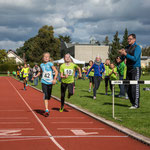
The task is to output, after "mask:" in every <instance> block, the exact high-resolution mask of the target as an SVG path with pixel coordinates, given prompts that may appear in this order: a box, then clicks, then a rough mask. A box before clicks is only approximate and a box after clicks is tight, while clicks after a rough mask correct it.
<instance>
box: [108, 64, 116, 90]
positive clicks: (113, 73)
mask: <svg viewBox="0 0 150 150" xmlns="http://www.w3.org/2000/svg"><path fill="white" fill-rule="evenodd" d="M109 77H110V81H109V83H110V89H111V91H112V84H111V81H112V80H117V68H116V67H115V65H114V64H113V63H111V64H110V69H109Z"/></svg>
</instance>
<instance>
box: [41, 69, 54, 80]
mask: <svg viewBox="0 0 150 150" xmlns="http://www.w3.org/2000/svg"><path fill="white" fill-rule="evenodd" d="M42 78H43V79H44V80H47V81H50V82H51V81H52V72H51V71H49V72H43V76H42Z"/></svg>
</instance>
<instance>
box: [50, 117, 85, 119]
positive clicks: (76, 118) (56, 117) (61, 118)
mask: <svg viewBox="0 0 150 150" xmlns="http://www.w3.org/2000/svg"><path fill="white" fill-rule="evenodd" d="M84 118H85V117H50V118H49V119H84Z"/></svg>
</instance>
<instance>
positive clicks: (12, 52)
mask: <svg viewBox="0 0 150 150" xmlns="http://www.w3.org/2000/svg"><path fill="white" fill-rule="evenodd" d="M10 53H11V54H13V55H14V56H15V57H16V58H18V59H19V60H20V61H22V62H24V60H23V59H22V58H20V57H19V56H18V55H17V54H16V53H15V52H14V51H12V50H9V51H8V52H7V55H8V54H10Z"/></svg>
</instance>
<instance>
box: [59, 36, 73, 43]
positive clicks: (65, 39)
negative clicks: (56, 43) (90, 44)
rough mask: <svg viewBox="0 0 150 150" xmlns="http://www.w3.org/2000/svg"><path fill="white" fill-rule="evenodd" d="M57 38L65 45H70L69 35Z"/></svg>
mask: <svg viewBox="0 0 150 150" xmlns="http://www.w3.org/2000/svg"><path fill="white" fill-rule="evenodd" d="M58 37H59V40H60V41H64V42H66V43H71V37H70V36H69V35H65V36H63V35H59V36H58Z"/></svg>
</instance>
